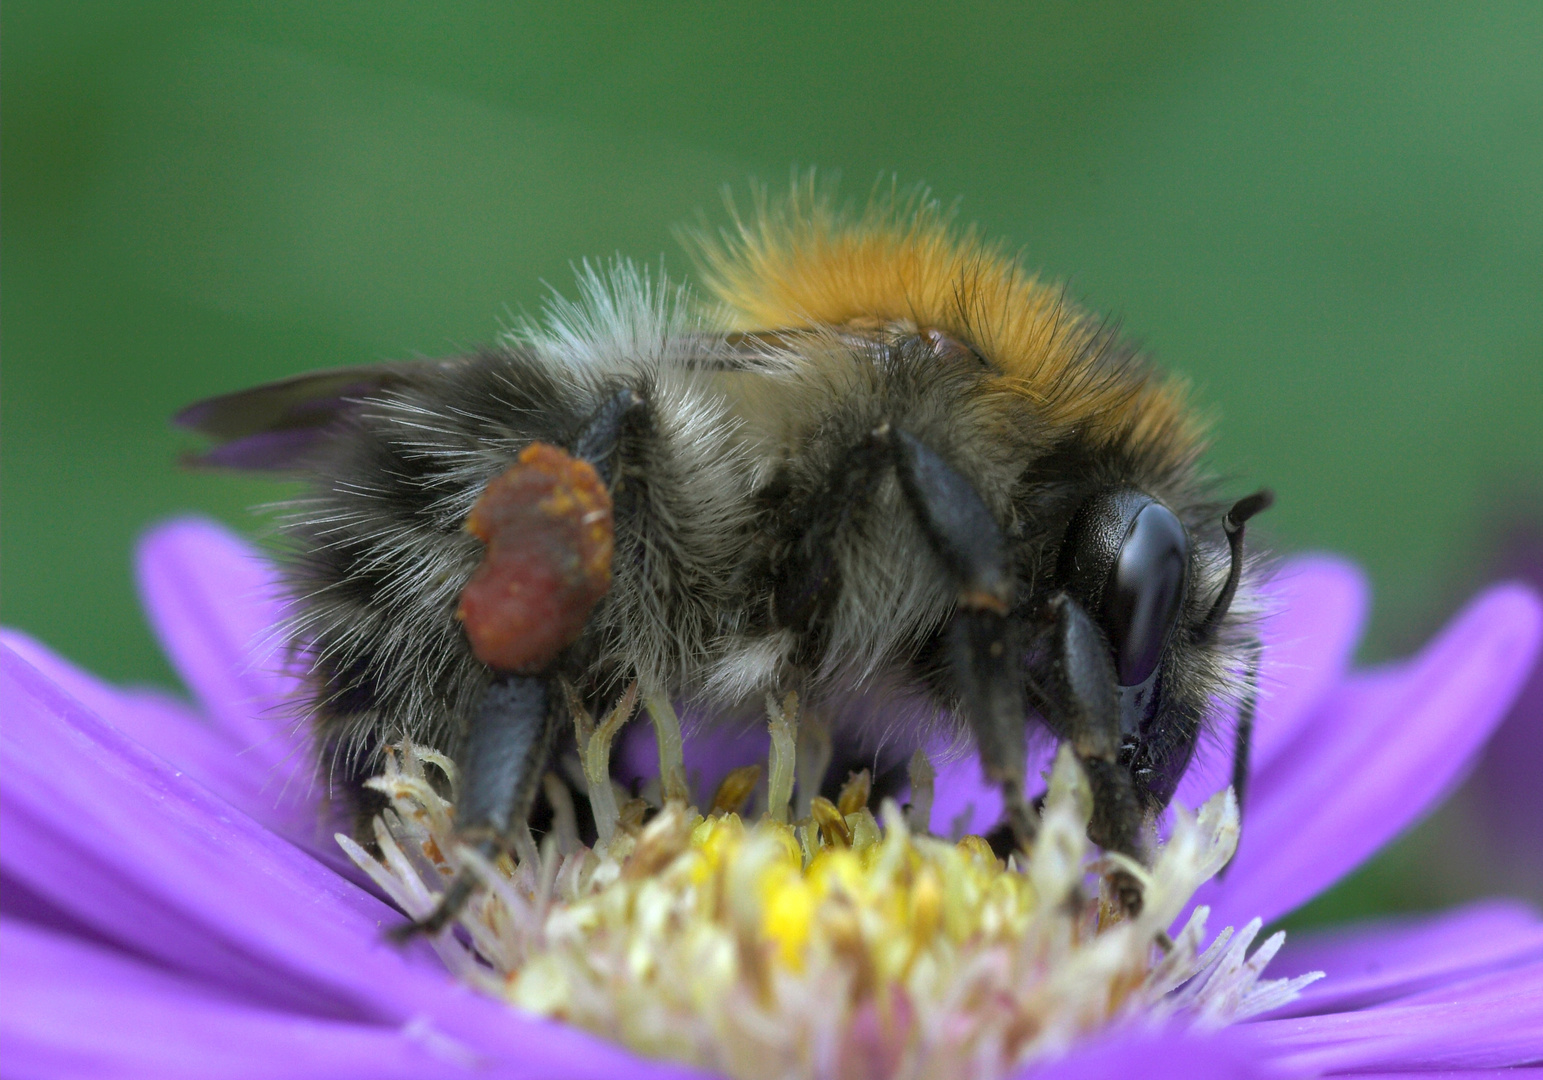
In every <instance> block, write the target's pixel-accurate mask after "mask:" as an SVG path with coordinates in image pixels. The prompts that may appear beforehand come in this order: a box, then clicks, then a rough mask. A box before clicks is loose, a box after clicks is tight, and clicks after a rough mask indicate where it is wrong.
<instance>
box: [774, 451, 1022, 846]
mask: <svg viewBox="0 0 1543 1080" xmlns="http://www.w3.org/2000/svg"><path fill="white" fill-rule="evenodd" d="M890 470H893V471H894V474H895V476H896V477H897V479H898V480H899V483H900V489H901V492H902V494H903V496H904V499H905V504H906V506H907V507H908V508H909V509H910V511H911V513H912V514H913V515H914V516H915V519H916V521H917V523H918V525H920V527H921V530H922V532H923V534H924V535H925V536H926V537H927V540H928V543H929V545H930V546H931V548H932V550H933V552H934V553H935V554H936V555H937V557H938V560H939V562H940V563H941V568H942V571H943V573H944V574H945V575H946V576H947V578H948V579H949V582H950V584H952V585H953V587H954V588H955V590H956V591H957V596H958V601H957V605H956V607H955V611H954V615H953V617H952V620H951V623H950V625H949V628H948V631H947V647H946V657H947V664H948V669H949V671H950V673H951V675H952V678H953V683H954V689H955V690H956V692H957V693H958V695H959V697H960V699H961V701H962V703H963V705H964V711H965V714H966V716H967V718H968V721H969V723H970V725H971V727H972V728H973V730H974V732H975V736H976V741H977V743H978V745H979V748H980V757H981V763H982V767H983V768H984V770H985V772H986V775H987V777H988V778H989V779H990V780H991V781H992V782H993V783H995V784H997V785H999V786H1000V787H1001V789H1002V793H1003V800H1004V803H1005V806H1006V808H1007V816H1008V821H1009V823H1010V825H1011V828H1012V831H1013V833H1014V835H1015V836H1016V837H1017V839H1018V840H1019V841H1020V842H1026V841H1028V840H1030V839H1032V837H1033V836H1034V833H1035V831H1036V820H1035V817H1034V813H1033V810H1032V809H1031V808H1030V807H1029V805H1028V803H1027V802H1026V801H1025V800H1024V797H1023V779H1024V777H1023V772H1024V759H1025V756H1026V752H1027V747H1026V742H1025V739H1026V736H1025V721H1026V719H1027V717H1026V714H1025V710H1024V703H1023V686H1022V676H1021V673H1020V672H1019V670H1018V666H1019V657H1018V649H1017V648H1016V644H1015V639H1016V636H1017V635H1016V632H1015V629H1014V623H1013V620H1012V617H1011V615H1010V610H1011V606H1012V590H1013V575H1012V567H1011V562H1010V559H1009V556H1008V549H1007V543H1006V539H1005V538H1004V536H1003V535H1002V530H1001V527H1000V526H999V525H998V524H997V522H996V519H995V518H994V517H993V516H992V514H991V511H990V510H989V509H988V508H987V506H986V504H985V501H984V500H983V499H982V498H981V497H980V493H979V492H977V491H976V490H975V488H974V486H973V485H972V484H971V483H970V482H969V480H968V479H966V478H965V477H964V476H963V475H962V474H961V473H959V472H958V471H957V470H955V469H954V468H953V467H952V466H950V465H949V464H948V463H947V462H946V461H944V460H943V458H942V457H941V456H940V455H939V454H938V453H937V452H936V451H935V450H933V449H932V448H931V447H929V446H928V445H927V444H926V443H924V442H922V441H921V440H920V439H917V438H916V437H915V436H913V435H911V434H909V433H907V432H905V431H901V430H899V429H898V428H893V427H891V426H890V425H889V424H882V425H880V426H879V427H878V428H877V429H875V430H874V431H873V432H871V433H870V434H869V436H868V438H867V439H866V440H864V441H863V442H862V443H861V444H860V445H859V446H857V447H855V448H854V450H853V452H852V453H851V454H849V455H846V456H845V457H843V459H842V461H841V463H840V465H839V466H838V471H837V472H836V474H835V475H833V476H832V478H831V479H830V481H829V482H828V483H827V485H826V489H825V492H824V500H825V501H826V507H825V510H824V513H823V515H822V516H819V517H816V518H815V519H814V520H813V522H812V523H811V524H810V525H809V527H808V528H807V529H806V530H805V531H804V532H803V533H802V535H800V536H799V537H798V539H797V540H796V542H795V544H794V546H793V557H792V558H790V559H789V560H788V561H787V563H785V564H784V566H783V567H782V568H781V571H780V573H779V575H778V590H777V599H776V607H777V612H778V616H779V619H780V621H782V622H783V624H784V625H790V626H792V627H793V628H794V629H795V630H799V631H805V630H806V629H807V628H808V627H809V626H810V624H811V623H812V622H813V620H814V617H815V614H816V613H817V612H819V611H821V610H827V609H828V607H829V605H830V604H831V603H833V601H834V596H835V593H836V591H837V590H838V589H839V587H840V579H839V567H838V565H837V563H836V559H835V554H834V543H835V538H836V536H837V535H838V533H839V531H840V530H841V529H842V528H843V527H845V526H846V524H847V522H848V521H850V520H851V519H852V517H853V515H854V514H855V513H856V512H857V511H858V508H859V505H860V504H861V503H862V502H865V501H866V500H867V499H869V498H871V496H872V493H873V491H874V490H875V488H876V486H877V484H878V483H879V482H880V481H881V480H883V479H885V478H886V477H887V476H888V474H889V472H890Z"/></svg>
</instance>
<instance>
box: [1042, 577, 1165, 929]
mask: <svg viewBox="0 0 1543 1080" xmlns="http://www.w3.org/2000/svg"><path fill="white" fill-rule="evenodd" d="M1049 614H1050V619H1051V625H1050V656H1049V663H1048V664H1047V665H1046V668H1045V670H1044V672H1043V673H1042V675H1043V677H1042V681H1041V683H1040V686H1039V694H1040V696H1041V697H1042V698H1043V700H1042V701H1041V702H1039V705H1040V707H1041V709H1042V710H1043V711H1044V713H1045V718H1046V719H1047V720H1048V721H1049V722H1050V723H1051V726H1052V727H1054V728H1055V729H1056V731H1057V732H1058V734H1060V735H1061V736H1062V738H1064V739H1066V740H1067V741H1068V742H1069V743H1070V744H1071V747H1072V750H1073V751H1075V752H1076V754H1077V758H1078V760H1079V761H1081V763H1082V767H1083V771H1084V772H1085V773H1086V774H1087V778H1088V785H1089V786H1090V787H1091V788H1092V791H1093V817H1092V820H1091V821H1090V822H1089V823H1088V837H1089V839H1091V840H1092V841H1093V842H1094V843H1095V844H1097V845H1098V846H1099V847H1101V848H1103V849H1104V850H1105V851H1117V852H1119V853H1120V854H1122V855H1128V856H1130V857H1131V858H1133V859H1136V860H1138V861H1142V862H1144V861H1145V858H1144V853H1143V851H1142V848H1141V826H1142V811H1141V801H1140V799H1139V798H1138V796H1137V792H1136V784H1135V780H1134V778H1133V777H1132V776H1131V772H1130V769H1129V767H1128V766H1127V765H1126V764H1125V763H1123V762H1122V761H1121V760H1120V748H1121V742H1122V734H1121V729H1120V700H1119V696H1118V693H1117V691H1116V690H1115V687H1116V686H1117V685H1118V681H1117V679H1116V676H1115V670H1114V662H1113V660H1112V659H1111V652H1110V649H1109V642H1108V640H1107V639H1106V638H1105V637H1104V634H1103V631H1101V630H1099V628H1098V626H1097V625H1096V624H1095V623H1094V622H1093V620H1092V618H1091V617H1089V615H1088V613H1087V612H1086V611H1084V610H1083V608H1082V605H1081V604H1079V603H1078V602H1077V601H1076V600H1075V599H1073V598H1072V597H1071V596H1069V595H1067V594H1066V593H1064V592H1062V593H1057V594H1056V595H1055V596H1053V597H1052V598H1051V600H1050V612H1049ZM1112 882H1113V884H1114V887H1115V890H1116V893H1117V894H1118V896H1119V900H1120V904H1121V906H1123V907H1124V908H1125V910H1126V911H1127V912H1129V913H1130V914H1132V915H1135V914H1138V913H1139V912H1140V911H1141V886H1140V883H1139V882H1137V881H1136V879H1135V878H1134V877H1133V876H1132V875H1130V874H1128V873H1125V872H1123V871H1117V872H1116V873H1115V874H1113V875H1112Z"/></svg>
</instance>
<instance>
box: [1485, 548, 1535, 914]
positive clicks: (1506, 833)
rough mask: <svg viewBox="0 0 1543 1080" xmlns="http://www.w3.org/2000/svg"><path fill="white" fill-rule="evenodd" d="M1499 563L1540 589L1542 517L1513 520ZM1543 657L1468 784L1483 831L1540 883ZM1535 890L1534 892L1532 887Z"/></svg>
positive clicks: (1505, 569)
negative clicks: (1522, 521) (1522, 522)
mask: <svg viewBox="0 0 1543 1080" xmlns="http://www.w3.org/2000/svg"><path fill="white" fill-rule="evenodd" d="M1498 562H1499V569H1501V570H1502V571H1504V573H1505V574H1506V575H1507V576H1511V577H1515V578H1517V579H1519V580H1522V581H1524V582H1526V583H1527V584H1528V585H1530V586H1531V587H1532V588H1534V589H1537V590H1540V591H1543V523H1539V522H1530V523H1528V524H1526V525H1518V526H1516V527H1515V528H1514V529H1513V530H1512V531H1511V534H1510V536H1509V537H1508V538H1507V541H1506V544H1505V548H1504V550H1503V552H1502V554H1501V557H1500V559H1499V560H1498ZM1540 769H1543V663H1540V664H1539V665H1538V666H1537V667H1535V668H1533V671H1532V678H1530V679H1528V680H1527V685H1526V686H1525V687H1523V688H1522V691H1521V693H1520V694H1519V695H1517V698H1516V704H1515V705H1514V706H1512V708H1511V713H1510V715H1509V716H1508V717H1507V718H1506V721H1505V723H1503V724H1501V725H1500V727H1499V729H1498V730H1497V731H1496V732H1495V737H1494V738H1493V739H1491V740H1490V743H1489V746H1488V747H1486V748H1485V751H1484V757H1483V758H1482V759H1481V760H1480V762H1479V766H1478V769H1477V775H1476V776H1475V778H1474V779H1475V783H1473V784H1472V785H1470V791H1471V792H1472V794H1473V796H1474V802H1475V803H1476V805H1477V807H1478V809H1479V812H1480V813H1481V814H1482V815H1483V822H1484V825H1485V826H1486V830H1485V831H1486V832H1487V833H1488V835H1489V837H1490V838H1492V839H1493V840H1494V841H1496V842H1497V843H1498V846H1499V847H1500V849H1501V851H1502V852H1503V853H1504V857H1505V858H1506V859H1507V861H1509V862H1512V863H1514V864H1516V865H1515V870H1516V871H1519V872H1520V875H1519V876H1521V877H1523V879H1525V878H1526V877H1530V878H1531V879H1532V882H1533V884H1535V885H1543V784H1539V783H1538V773H1539V770H1540ZM1534 895H1536V893H1534Z"/></svg>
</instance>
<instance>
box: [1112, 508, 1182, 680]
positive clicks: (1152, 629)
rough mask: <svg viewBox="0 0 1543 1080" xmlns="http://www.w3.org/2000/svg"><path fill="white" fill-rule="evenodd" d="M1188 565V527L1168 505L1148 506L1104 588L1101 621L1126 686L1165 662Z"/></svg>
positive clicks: (1121, 551)
mask: <svg viewBox="0 0 1543 1080" xmlns="http://www.w3.org/2000/svg"><path fill="white" fill-rule="evenodd" d="M1188 563H1189V537H1188V536H1186V535H1185V533H1184V526H1183V525H1181V524H1180V523H1179V519H1178V518H1176V517H1174V516H1173V511H1172V510H1169V509H1168V508H1167V507H1166V506H1163V505H1162V504H1161V503H1155V502H1154V503H1148V504H1147V505H1146V506H1145V507H1143V508H1142V509H1141V512H1140V513H1138V514H1137V515H1136V520H1135V521H1133V522H1131V527H1130V532H1129V533H1127V534H1126V536H1125V543H1124V544H1123V545H1121V547H1120V554H1119V556H1118V557H1117V558H1116V559H1115V561H1114V567H1113V568H1112V569H1111V570H1110V572H1109V580H1108V582H1107V583H1106V584H1105V585H1104V603H1103V610H1102V612H1101V613H1100V614H1101V616H1102V618H1101V619H1100V620H1099V621H1100V622H1102V623H1103V624H1104V630H1105V631H1106V632H1107V633H1108V634H1109V644H1111V645H1113V646H1114V669H1115V671H1116V673H1118V675H1119V677H1120V685H1121V686H1139V685H1140V684H1142V683H1144V682H1146V681H1147V677H1148V676H1149V675H1151V674H1152V671H1153V669H1154V668H1156V667H1157V662H1158V661H1159V660H1161V659H1162V656H1163V649H1164V647H1165V646H1167V644H1168V635H1169V634H1170V633H1171V632H1172V630H1173V624H1174V620H1175V619H1177V618H1178V614H1179V602H1180V601H1181V600H1182V599H1183V598H1184V570H1185V567H1186V566H1187V565H1188Z"/></svg>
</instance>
